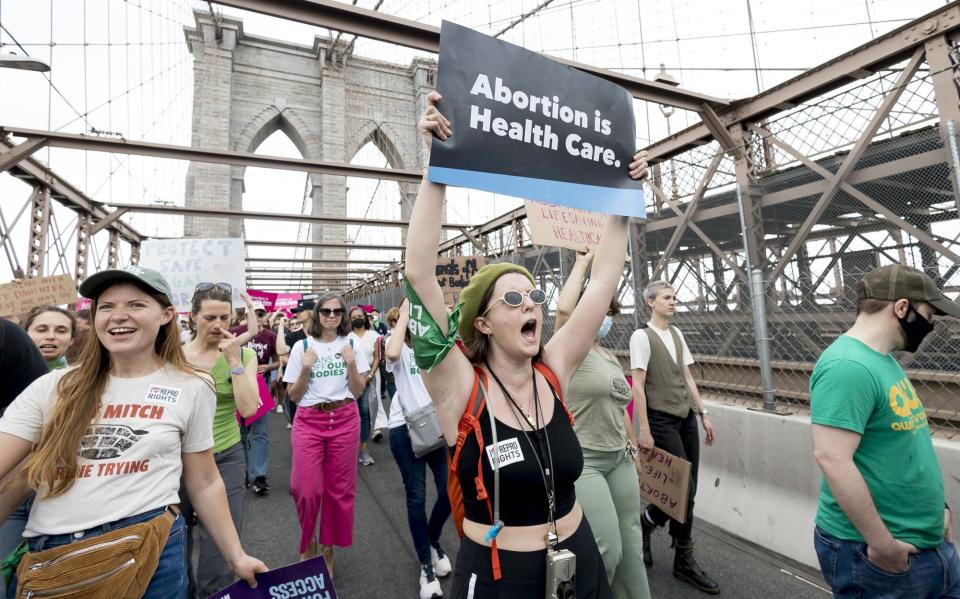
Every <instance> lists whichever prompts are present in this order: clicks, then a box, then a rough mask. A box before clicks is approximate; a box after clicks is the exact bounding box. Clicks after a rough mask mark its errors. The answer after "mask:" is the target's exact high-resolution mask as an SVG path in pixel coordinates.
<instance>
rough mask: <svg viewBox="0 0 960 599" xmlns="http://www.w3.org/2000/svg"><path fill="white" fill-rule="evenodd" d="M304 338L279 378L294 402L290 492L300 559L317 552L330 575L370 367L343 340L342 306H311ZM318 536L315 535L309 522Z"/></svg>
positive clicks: (350, 500) (343, 541) (344, 518)
mask: <svg viewBox="0 0 960 599" xmlns="http://www.w3.org/2000/svg"><path fill="white" fill-rule="evenodd" d="M315 305H316V308H315V310H316V313H315V314H314V318H312V319H311V322H310V325H309V329H308V330H307V338H306V339H303V340H301V341H298V342H297V343H296V345H294V346H293V347H291V348H290V360H289V362H288V363H287V370H286V372H285V373H284V375H283V381H284V382H285V383H289V384H290V387H289V389H288V393H289V395H290V398H291V399H292V400H293V401H294V402H296V404H297V412H296V417H295V418H294V421H293V433H292V437H291V445H292V447H293V465H292V468H291V470H290V489H291V491H292V492H293V500H294V503H295V504H296V507H297V517H298V518H299V520H300V559H307V558H310V557H315V556H316V555H317V549H318V547H317V545H318V542H319V551H320V553H321V554H322V555H323V558H324V560H325V561H326V563H327V570H328V571H329V572H330V574H331V576H332V575H333V546H334V545H337V546H339V547H349V546H350V544H351V543H352V542H353V504H354V499H355V498H356V495H357V493H356V489H357V447H358V445H359V443H360V413H359V412H358V410H357V402H356V398H357V397H359V396H360V394H361V393H363V389H364V386H365V384H366V376H365V374H366V373H367V372H368V371H369V370H370V367H369V365H368V364H367V361H366V359H365V357H364V355H363V352H359V351H355V349H354V348H353V347H352V344H351V343H350V340H349V339H348V338H347V335H348V334H349V333H350V325H349V323H348V322H347V317H346V311H347V310H346V305H345V304H344V302H343V298H341V297H340V296H339V295H336V294H333V293H328V294H325V295H322V296H320V297H319V298H318V299H317V302H316V304H315ZM318 520H319V521H320V533H319V535H317V521H318Z"/></svg>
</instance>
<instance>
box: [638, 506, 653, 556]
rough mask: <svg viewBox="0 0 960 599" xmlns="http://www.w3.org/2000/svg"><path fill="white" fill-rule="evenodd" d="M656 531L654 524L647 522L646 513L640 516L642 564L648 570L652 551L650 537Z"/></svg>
mask: <svg viewBox="0 0 960 599" xmlns="http://www.w3.org/2000/svg"><path fill="white" fill-rule="evenodd" d="M654 529H656V525H655V524H650V522H649V521H648V520H647V512H646V511H644V512H643V513H642V514H640V530H641V531H642V532H643V563H644V564H645V565H646V566H647V567H648V568H649V567H650V566H652V565H653V551H652V550H651V548H650V537H651V535H652V534H653V531H654Z"/></svg>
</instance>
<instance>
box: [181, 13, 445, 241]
mask: <svg viewBox="0 0 960 599" xmlns="http://www.w3.org/2000/svg"><path fill="white" fill-rule="evenodd" d="M194 17H195V19H196V27H195V28H187V29H186V30H185V34H186V41H187V45H188V47H189V48H190V52H191V53H192V54H193V59H194V69H193V72H194V92H193V136H192V145H193V146H194V147H202V148H213V149H219V150H235V151H241V152H253V151H255V150H256V148H257V147H258V146H259V145H260V143H261V142H263V140H265V139H266V138H267V137H269V136H270V135H271V134H272V133H274V132H275V131H277V130H278V129H279V130H282V131H283V132H284V133H285V134H286V135H287V137H289V138H290V139H291V140H292V141H293V143H294V145H296V147H297V149H298V150H299V151H300V153H301V154H302V155H303V156H304V157H305V158H310V159H317V160H327V161H331V162H337V163H349V162H350V160H351V159H352V158H353V156H354V155H355V154H356V153H357V152H358V151H359V150H360V149H361V148H362V147H363V146H364V145H366V144H367V143H368V142H373V143H374V144H375V145H376V146H377V148H378V149H379V150H380V151H381V152H382V153H383V155H384V156H386V158H387V160H388V161H389V166H390V167H391V168H418V167H420V166H423V165H425V157H426V148H425V147H424V145H423V144H422V142H421V140H420V139H419V135H418V134H417V131H416V126H415V124H416V118H417V116H418V115H419V114H421V113H422V111H423V110H424V108H425V106H426V95H427V93H428V92H429V91H430V90H431V89H433V87H434V85H435V79H436V63H435V62H434V61H431V60H422V59H416V60H414V62H413V63H412V64H411V65H409V66H403V65H395V64H390V63H386V62H380V61H376V60H370V59H366V58H361V57H358V56H355V55H353V53H352V48H353V46H352V44H348V43H346V42H344V41H342V40H341V41H339V42H337V43H336V45H334V41H333V39H328V38H321V37H316V38H314V41H313V45H312V46H301V45H297V44H293V43H289V42H285V41H280V40H273V39H267V38H260V37H254V36H252V35H247V34H245V33H244V31H243V22H242V20H240V19H233V18H227V17H222V16H220V15H216V16H214V15H211V14H209V13H205V12H202V11H195V12H194ZM244 170H245V167H242V166H230V165H220V164H205V163H196V162H195V163H191V164H190V167H189V170H188V172H187V181H186V205H187V206H195V207H203V208H213V209H224V210H225V209H230V210H240V209H241V208H242V194H243V191H244V188H243V176H244ZM310 179H311V183H312V189H313V191H312V202H311V203H312V206H311V210H312V214H314V215H317V216H335V217H344V216H346V214H347V206H346V202H347V190H346V179H345V177H339V176H329V175H311V176H310ZM400 190H401V196H403V197H400V198H397V201H398V202H400V203H401V215H402V217H403V218H408V217H409V212H410V207H411V206H412V205H413V200H414V197H415V194H416V189H415V186H413V185H409V184H401V185H400ZM184 229H185V230H184V234H185V236H187V237H198V236H203V237H239V236H240V235H241V221H240V220H239V219H236V220H233V221H232V222H231V221H229V220H228V219H210V218H202V219H201V218H198V217H186V218H185V222H184ZM251 237H253V238H256V237H258V236H257V235H252V236H251ZM259 237H260V238H263V236H259ZM313 241H314V242H333V243H343V244H346V243H347V235H346V226H344V225H315V226H314V227H313ZM345 255H346V249H340V248H336V249H324V250H323V251H322V252H320V251H314V256H315V257H319V258H342V257H344V256H345Z"/></svg>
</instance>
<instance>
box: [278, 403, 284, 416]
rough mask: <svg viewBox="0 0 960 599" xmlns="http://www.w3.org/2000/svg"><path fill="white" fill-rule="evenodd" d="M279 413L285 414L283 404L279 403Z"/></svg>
mask: <svg viewBox="0 0 960 599" xmlns="http://www.w3.org/2000/svg"><path fill="white" fill-rule="evenodd" d="M277 414H283V404H277Z"/></svg>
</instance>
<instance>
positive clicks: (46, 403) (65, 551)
mask: <svg viewBox="0 0 960 599" xmlns="http://www.w3.org/2000/svg"><path fill="white" fill-rule="evenodd" d="M80 293H81V294H82V295H83V296H85V297H88V298H90V299H92V300H93V304H92V307H91V313H92V319H93V323H94V327H93V334H91V335H89V337H88V338H87V341H86V345H85V346H84V349H83V353H82V354H81V358H80V360H79V365H78V366H76V367H74V368H68V369H62V370H57V371H54V372H51V373H50V374H48V375H45V376H43V377H41V378H39V379H37V380H36V381H35V382H34V383H33V384H32V385H31V386H30V387H28V388H27V389H26V390H25V391H24V392H23V393H22V394H21V395H20V396H19V397H18V398H17V399H16V400H15V401H14V402H13V403H12V404H11V405H10V407H9V408H8V409H7V411H6V413H5V414H4V415H3V418H2V419H0V479H2V478H3V477H5V476H6V475H7V474H8V473H10V472H11V471H12V470H13V468H14V467H15V466H16V465H17V464H19V463H20V461H21V460H23V459H24V458H27V460H26V464H25V468H24V470H23V474H22V476H21V477H20V478H19V479H18V480H17V481H15V482H13V483H12V484H9V485H8V486H5V487H3V488H2V489H0V493H2V494H3V495H7V494H10V493H13V494H18V493H23V492H24V491H25V489H26V488H27V487H30V488H32V489H34V490H36V491H37V499H36V502H35V504H34V507H33V510H32V511H31V513H30V519H29V521H28V524H27V530H26V533H25V534H26V536H27V537H28V549H29V552H28V553H27V554H26V555H25V556H24V557H23V561H22V562H21V564H20V568H19V575H20V579H19V584H20V590H19V594H20V595H23V596H32V595H31V591H32V592H33V593H35V594H36V595H38V596H44V595H50V596H68V595H67V594H66V593H67V591H68V589H67V588H60V587H61V585H62V586H66V585H67V584H69V585H70V588H71V589H72V590H73V592H74V593H75V594H74V595H70V596H83V597H102V596H107V595H110V594H111V593H112V596H115V597H117V598H120V597H147V598H149V599H171V598H174V597H176V598H182V597H185V596H186V593H187V576H186V559H185V556H186V548H185V525H184V519H183V517H182V516H180V515H178V511H177V510H176V508H175V507H171V506H174V504H176V503H178V502H179V498H178V495H177V491H178V489H179V487H180V480H181V473H182V474H183V481H184V484H185V488H186V492H187V494H188V495H189V496H190V497H191V499H192V500H193V503H194V505H195V506H196V511H197V515H198V516H199V518H200V520H201V521H202V522H204V524H205V525H206V526H207V527H208V528H209V530H210V532H211V535H212V537H213V539H214V542H215V543H216V544H217V546H218V547H219V549H220V551H221V552H222V554H223V555H225V556H226V557H227V563H228V565H229V568H230V570H231V571H232V572H233V573H234V574H236V575H237V576H239V577H240V578H243V579H245V580H246V581H247V582H249V583H252V584H256V581H255V579H254V573H256V572H265V571H266V570H267V568H266V566H264V565H263V563H262V562H260V561H259V560H257V559H254V558H252V557H249V556H247V555H246V554H245V553H244V552H243V549H242V548H241V546H240V539H239V536H238V534H237V530H236V528H235V527H234V526H233V523H232V521H231V519H230V512H229V508H228V506H227V499H226V493H225V491H224V486H223V481H222V480H221V479H220V476H219V473H218V472H217V468H216V464H215V463H214V460H213V454H212V452H211V448H212V447H213V430H212V429H213V426H212V423H213V413H214V408H215V397H214V393H213V389H212V384H211V381H210V380H209V378H208V377H207V376H206V375H205V374H203V373H202V372H199V371H197V370H196V369H195V368H193V367H191V365H190V364H189V363H188V362H187V361H186V359H185V358H184V355H183V352H182V351H181V348H180V339H179V334H178V328H177V323H176V309H175V308H174V307H173V305H172V302H171V300H170V295H171V293H170V287H169V285H168V284H167V282H166V280H165V279H164V278H163V277H162V276H161V275H160V274H159V273H157V272H156V271H153V270H150V269H146V268H140V267H136V266H131V267H127V268H126V269H122V270H107V271H102V272H99V273H97V274H95V275H93V276H91V277H89V278H87V279H86V280H85V281H84V282H83V283H82V284H81V285H80ZM28 455H29V457H27V456H28ZM2 499H3V500H2V501H0V503H2V504H6V503H7V502H6V497H3V498H2ZM106 539H110V541H111V542H107V541H106ZM120 544H124V545H123V548H124V551H122V552H115V551H114V549H115V548H117V547H119V545H120ZM131 554H132V556H133V557H132V558H131ZM65 555H67V556H71V557H70V559H67V558H63V556H65ZM58 558H63V559H58Z"/></svg>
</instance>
